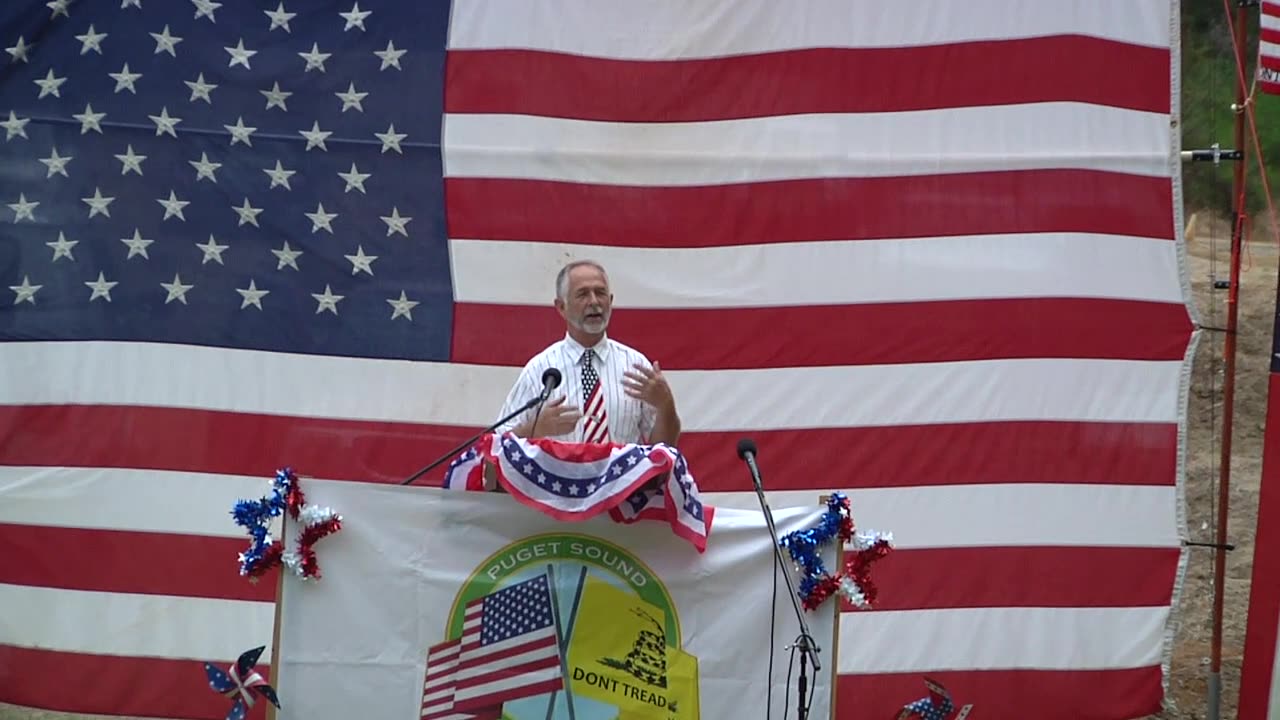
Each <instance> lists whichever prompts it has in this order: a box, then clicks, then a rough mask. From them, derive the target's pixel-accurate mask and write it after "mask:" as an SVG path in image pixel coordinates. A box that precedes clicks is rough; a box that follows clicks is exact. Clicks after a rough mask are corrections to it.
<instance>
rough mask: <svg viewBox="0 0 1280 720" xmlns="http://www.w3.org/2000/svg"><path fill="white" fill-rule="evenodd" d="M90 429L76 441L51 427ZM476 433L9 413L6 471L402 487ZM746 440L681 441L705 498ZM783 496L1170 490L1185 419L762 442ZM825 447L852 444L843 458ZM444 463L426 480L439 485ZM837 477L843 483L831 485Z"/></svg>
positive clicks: (150, 411) (257, 420)
mask: <svg viewBox="0 0 1280 720" xmlns="http://www.w3.org/2000/svg"><path fill="white" fill-rule="evenodd" d="M59 427H92V428H96V430H95V432H93V433H87V434H82V435H81V436H80V440H79V441H78V442H74V443H68V442H63V441H62V439H61V438H60V436H59V435H58V434H57V433H56V432H53V431H51V430H53V429H56V428H59ZM472 432H474V430H473V429H471V428H459V427H442V426H432V425H413V424H410V423H375V422H359V421H344V420H327V419H321V418H293V417H276V416H267V415H256V416H255V415H241V414H237V413H228V412H214V411H206V410H186V409H178V408H145V407H125V406H113V405H92V406H86V405H45V406H33V407H2V408H0V464H4V465H34V466H71V467H125V468H130V467H136V468H147V469H170V470H184V471H193V472H207V473H223V474H231V475H251V476H252V475H261V476H264V477H271V476H272V475H274V473H275V470H276V468H277V467H279V466H281V465H284V464H292V465H293V466H295V467H298V468H299V472H300V473H302V474H303V475H309V474H316V475H323V476H324V477H339V478H344V479H349V480H357V481H360V480H363V481H370V482H399V481H400V480H402V479H404V478H406V477H408V476H409V475H410V474H412V473H413V472H414V471H415V470H417V469H418V468H420V467H423V466H425V465H426V464H427V463H428V462H430V461H431V460H433V459H434V458H435V457H436V456H438V455H440V454H442V453H444V452H445V451H447V450H449V449H451V448H452V447H453V446H455V445H457V444H458V443H459V442H461V441H462V440H464V439H466V437H467V436H468V435H469V434H471V433H472ZM741 435H742V433H739V432H714V433H712V432H700V433H687V434H685V435H683V436H682V437H681V440H680V446H681V449H682V450H683V451H684V453H685V456H686V457H687V458H688V460H689V463H690V466H691V469H692V470H693V472H694V477H696V478H697V480H698V484H699V487H701V488H702V489H703V490H704V491H712V490H744V491H750V490H751V484H750V481H749V479H748V477H747V475H746V474H745V471H744V469H743V467H742V463H741V461H740V460H739V459H738V457H737V455H736V454H735V453H734V451H733V448H734V447H736V445H737V441H738V438H739V437H740V436H741ZM752 435H753V436H754V438H755V439H756V442H757V443H758V444H759V446H760V448H761V450H762V452H763V455H762V458H761V462H762V463H764V468H763V469H764V471H765V472H766V473H768V474H769V475H770V477H773V478H777V479H778V480H776V481H775V483H776V484H771V487H772V488H774V489H785V488H796V489H800V488H819V487H831V486H832V484H833V483H835V484H840V485H844V486H845V487H846V488H849V489H852V488H858V487H892V486H906V485H966V484H975V483H1062V482H1066V483H1114V482H1123V483H1125V484H1131V485H1172V484H1173V481H1174V477H1175V476H1176V461H1177V453H1176V450H1177V426H1176V425H1175V424H1173V423H1088V422H1061V423H1057V422H991V423H956V424H946V425H897V426H885V427H862V428H830V429H815V430H772V431H757V432H754V433H752ZM814 447H831V448H835V447H838V448H842V450H841V451H840V452H838V453H825V452H814V451H813V448H814ZM443 477H444V468H443V467H441V468H439V469H437V470H435V471H433V472H432V473H430V474H429V475H428V476H426V477H424V478H422V479H420V480H419V481H418V483H417V484H419V485H438V484H440V482H441V481H442V479H443ZM833 478H839V480H833Z"/></svg>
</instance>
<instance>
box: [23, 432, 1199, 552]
mask: <svg viewBox="0 0 1280 720" xmlns="http://www.w3.org/2000/svg"><path fill="white" fill-rule="evenodd" d="M761 450H762V460H761V466H762V467H761V469H762V472H763V474H764V482H765V487H766V488H767V487H769V486H770V484H771V483H772V482H774V480H773V478H772V477H771V476H770V474H769V460H768V457H769V456H768V454H767V453H768V452H769V448H768V446H767V445H766V446H764V447H762V448H761ZM696 470H697V468H696V467H695V468H694V471H695V472H696ZM35 471H36V469H35V468H24V467H0V522H17V523H25V524H30V525H40V526H58V527H67V526H70V527H87V528H96V529H106V530H125V531H130V530H146V531H152V532H167V533H177V534H183V533H190V534H206V535H233V536H234V535H239V536H240V537H244V538H245V544H246V546H247V545H248V538H247V537H246V536H245V534H244V532H243V531H241V530H240V529H239V528H237V527H235V525H233V524H232V522H231V519H230V517H229V516H227V515H226V514H225V513H224V512H223V511H222V510H221V509H220V508H222V507H223V504H222V500H223V492H222V488H223V483H224V481H223V479H222V478H219V477H217V476H213V475H204V476H201V475H197V474H190V473H173V472H169V471H160V470H95V469H88V468H65V469H59V470H58V471H57V472H56V473H50V474H49V475H47V476H46V479H45V481H44V482H45V483H46V484H47V485H48V486H49V487H50V488H51V490H52V492H51V493H50V495H49V497H48V500H47V501H46V502H45V503H44V504H41V505H37V504H27V505H25V506H19V507H17V508H15V507H14V505H13V503H11V502H10V501H9V495H8V494H7V492H6V490H5V488H6V486H7V485H9V484H10V482H11V481H12V480H13V479H14V478H21V477H23V476H24V475H28V476H29V475H31V474H32V473H33V472H35ZM153 482H164V483H168V484H169V485H170V487H174V486H180V487H182V488H183V502H184V504H186V505H188V506H190V507H199V508H210V510H209V511H207V512H198V513H197V512H192V513H178V512H174V511H173V499H172V496H171V495H170V494H168V493H162V492H148V491H147V490H145V489H143V490H139V488H151V487H153V486H152V485H151V483H153ZM60 488H61V489H63V490H62V491H59V489H60ZM66 488H72V489H73V490H74V492H72V491H66V490H65V489H66ZM380 491H381V492H406V493H412V492H430V491H433V490H432V489H429V488H421V487H406V488H384V489H382V490H380ZM825 492H828V491H827V490H820V489H814V490H796V491H772V492H769V493H768V497H769V505H770V507H772V508H773V509H774V511H775V512H776V511H778V510H780V509H782V508H787V507H800V508H806V509H808V508H812V507H813V506H814V505H815V504H816V503H817V502H818V496H819V495H821V494H823V493H825ZM847 494H848V495H849V498H850V502H851V503H852V505H853V518H854V521H855V522H857V524H858V526H859V527H861V528H865V529H868V530H884V531H891V532H893V533H894V543H895V545H896V546H897V547H899V548H902V549H913V548H929V547H956V546H977V545H994V546H1004V545H1068V546H1092V545H1117V546H1136V547H1176V546H1177V545H1178V530H1177V527H1176V526H1175V524H1174V522H1175V519H1176V518H1175V515H1174V514H1173V513H1172V512H1171V508H1172V507H1173V503H1174V502H1175V497H1176V496H1175V490H1174V488H1171V487H1147V486H1130V485H1083V484H1082V485H1068V484H1047V483H1046V484H1041V483H1027V484H1018V485H1013V484H992V485H962V486H938V487H905V488H877V489H865V490H852V491H847ZM702 502H703V503H704V504H707V505H713V506H716V507H726V508H742V509H749V510H758V509H759V504H758V501H757V500H756V496H755V493H749V492H725V493H705V492H704V493H702ZM226 507H228V508H229V507H230V504H227V505H226Z"/></svg>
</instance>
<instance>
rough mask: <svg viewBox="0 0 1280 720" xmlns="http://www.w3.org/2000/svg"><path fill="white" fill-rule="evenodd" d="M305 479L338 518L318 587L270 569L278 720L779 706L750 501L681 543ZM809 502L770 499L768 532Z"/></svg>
mask: <svg viewBox="0 0 1280 720" xmlns="http://www.w3.org/2000/svg"><path fill="white" fill-rule="evenodd" d="M304 489H305V491H306V494H307V500H308V502H310V503H316V504H318V505H320V506H329V507H332V508H333V509H334V510H336V511H337V512H339V513H341V514H342V515H343V527H342V531H341V532H340V533H338V534H336V535H332V536H330V537H327V538H324V539H322V540H320V541H319V543H318V544H317V545H316V550H317V555H318V558H319V565H320V570H321V572H322V574H323V576H322V578H321V579H320V580H319V581H318V582H317V581H306V582H304V581H301V580H299V579H298V578H296V577H294V576H289V577H287V578H286V579H285V584H284V595H283V606H282V612H281V635H280V641H279V642H280V668H279V673H278V678H277V684H276V688H277V690H278V691H279V694H280V700H281V704H282V709H281V711H280V712H279V714H278V717H280V718H282V720H304V719H305V720H312V719H313V718H317V717H335V718H336V717H351V718H371V719H372V718H377V720H395V719H403V720H412V719H413V718H423V719H424V720H436V719H437V718H456V719H458V720H462V718H471V717H477V718H484V719H486V720H488V719H489V718H498V717H502V718H508V719H509V720H532V719H534V718H536V720H547V719H548V718H572V720H610V719H613V718H617V719H618V720H627V719H635V720H640V719H642V718H655V719H657V718H662V720H676V719H679V720H686V719H689V718H707V719H709V720H710V719H718V718H725V719H731V718H748V717H751V718H763V717H765V716H766V713H765V708H766V707H769V706H770V702H771V708H772V713H773V716H774V717H777V718H782V717H783V713H784V708H785V709H786V712H789V713H790V714H791V715H792V716H793V717H794V716H795V713H796V702H797V698H796V694H795V687H796V684H797V674H798V672H799V667H798V665H799V659H798V656H795V657H794V658H793V655H792V653H791V651H790V650H789V649H788V648H789V646H790V645H791V643H792V642H793V641H794V640H795V638H796V637H797V636H798V634H799V629H798V624H797V621H796V620H795V612H794V610H793V609H792V606H791V601H790V598H789V597H788V596H787V586H786V583H785V580H783V578H782V574H781V572H779V573H778V574H777V579H776V584H775V578H774V572H775V562H774V558H773V555H772V548H771V542H772V541H771V539H770V536H769V531H768V528H767V526H766V524H765V522H764V516H763V515H762V514H761V513H760V512H759V511H744V510H731V509H717V511H716V514H715V519H714V524H713V526H712V532H711V537H710V540H709V542H708V545H707V550H706V552H705V553H703V554H699V553H698V552H697V551H696V550H694V549H693V548H692V547H690V545H689V543H688V542H687V541H685V540H682V539H681V538H678V537H676V536H675V535H674V534H672V532H671V529H670V527H668V526H666V525H665V524H663V523H657V522H653V523H648V522H641V523H636V524H634V525H621V524H618V523H615V522H614V521H612V520H610V519H608V518H604V517H600V518H596V519H593V520H590V521H587V522H582V523H563V522H557V521H554V520H552V519H550V518H548V517H545V516H543V515H541V514H539V513H537V512H535V511H533V510H530V509H529V508H526V507H524V506H521V505H519V504H517V503H516V502H515V501H513V500H512V499H511V498H510V497H508V496H504V495H495V494H484V493H463V492H448V491H443V490H438V489H434V488H416V487H392V486H382V485H370V484H367V483H345V482H333V481H319V480H307V481H305V488H304ZM824 510H825V508H824V507H820V506H819V504H818V497H817V496H816V495H815V496H814V498H813V505H812V506H811V507H799V508H783V509H776V510H774V515H775V521H776V524H777V530H778V533H779V534H780V535H782V534H786V533H788V532H792V531H795V530H803V529H807V528H810V527H813V526H814V525H815V524H816V523H817V522H818V520H819V519H820V517H821V516H822V513H823V511H824ZM835 552H836V549H835V548H834V547H829V548H827V552H826V553H825V554H824V556H823V559H824V561H825V562H826V563H827V566H828V567H829V568H832V569H834V565H835V562H836V557H835ZM787 571H788V572H794V571H793V569H792V568H791V564H790V563H788V565H787ZM838 605H839V602H838V600H837V599H831V600H828V601H827V603H826V604H825V605H823V606H822V607H821V608H820V609H819V610H818V611H815V612H811V613H807V614H806V617H807V619H808V622H809V623H810V632H811V634H812V635H813V637H814V638H815V640H816V641H817V644H818V646H819V648H820V650H821V652H820V655H819V660H820V662H821V670H820V671H818V672H815V671H814V670H813V668H812V667H811V668H809V671H808V676H809V683H808V685H809V686H808V693H809V696H810V697H809V699H810V700H811V702H812V705H811V706H810V707H811V711H810V712H811V714H810V717H812V718H815V720H816V719H817V718H828V717H831V694H832V686H833V681H834V677H835V669H836V658H835V652H836V648H835V632H836V626H835V623H836V614H837V609H838ZM771 624H772V625H773V627H774V632H773V637H772V639H771V638H770V627H771ZM771 658H772V661H773V667H772V676H770V674H769V672H770V667H769V664H770V659H771ZM789 663H794V665H793V666H792V667H791V683H790V687H788V685H787V672H788V669H789ZM770 690H771V691H772V692H771V694H772V697H771V699H770V697H769V696H770Z"/></svg>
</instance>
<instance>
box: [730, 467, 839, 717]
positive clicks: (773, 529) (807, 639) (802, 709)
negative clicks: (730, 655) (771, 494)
mask: <svg viewBox="0 0 1280 720" xmlns="http://www.w3.org/2000/svg"><path fill="white" fill-rule="evenodd" d="M747 464H748V465H749V466H750V467H751V469H752V471H753V472H752V473H751V482H752V483H753V484H754V485H755V487H756V497H758V498H759V499H760V508H761V510H763V511H764V520H765V523H766V524H767V525H768V526H769V535H770V537H772V538H773V553H774V555H775V556H776V557H777V559H778V563H779V564H780V565H782V577H783V579H785V580H786V581H787V592H788V593H789V594H790V595H791V607H792V608H794V609H795V613H796V621H797V622H799V623H800V637H798V638H796V641H795V644H794V645H793V647H795V648H796V649H797V650H799V651H800V677H799V678H798V688H797V689H798V691H799V692H798V698H797V700H798V702H799V711H798V713H797V717H798V718H799V720H808V717H809V707H808V704H807V703H806V702H805V692H806V691H807V690H808V688H809V673H808V663H809V662H812V663H813V671H814V672H815V673H816V672H819V671H821V670H822V665H821V663H819V661H818V653H819V652H821V651H822V648H820V647H818V643H817V642H815V641H814V639H813V636H812V635H810V634H809V623H808V622H807V621H806V620H805V618H804V611H803V610H802V609H801V607H800V596H799V595H797V594H796V586H795V583H794V581H792V579H791V572H790V571H789V570H788V569H787V559H786V558H785V557H783V555H782V545H781V544H780V543H779V540H778V528H777V526H775V525H774V524H773V511H772V510H770V509H769V502H768V500H766V499H765V496H764V485H763V484H762V483H761V481H760V473H759V469H758V468H756V466H755V457H754V453H751V457H749V458H748V459H747ZM769 682H773V678H769Z"/></svg>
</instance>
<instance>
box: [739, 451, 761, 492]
mask: <svg viewBox="0 0 1280 720" xmlns="http://www.w3.org/2000/svg"><path fill="white" fill-rule="evenodd" d="M738 458H739V459H742V460H746V461H747V469H748V470H750V471H751V480H752V482H754V483H755V485H756V490H757V491H758V492H764V483H763V482H762V481H761V480H760V468H759V467H758V466H757V465H756V444H755V442H753V441H752V440H751V439H750V438H742V439H741V440H739V441H738Z"/></svg>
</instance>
